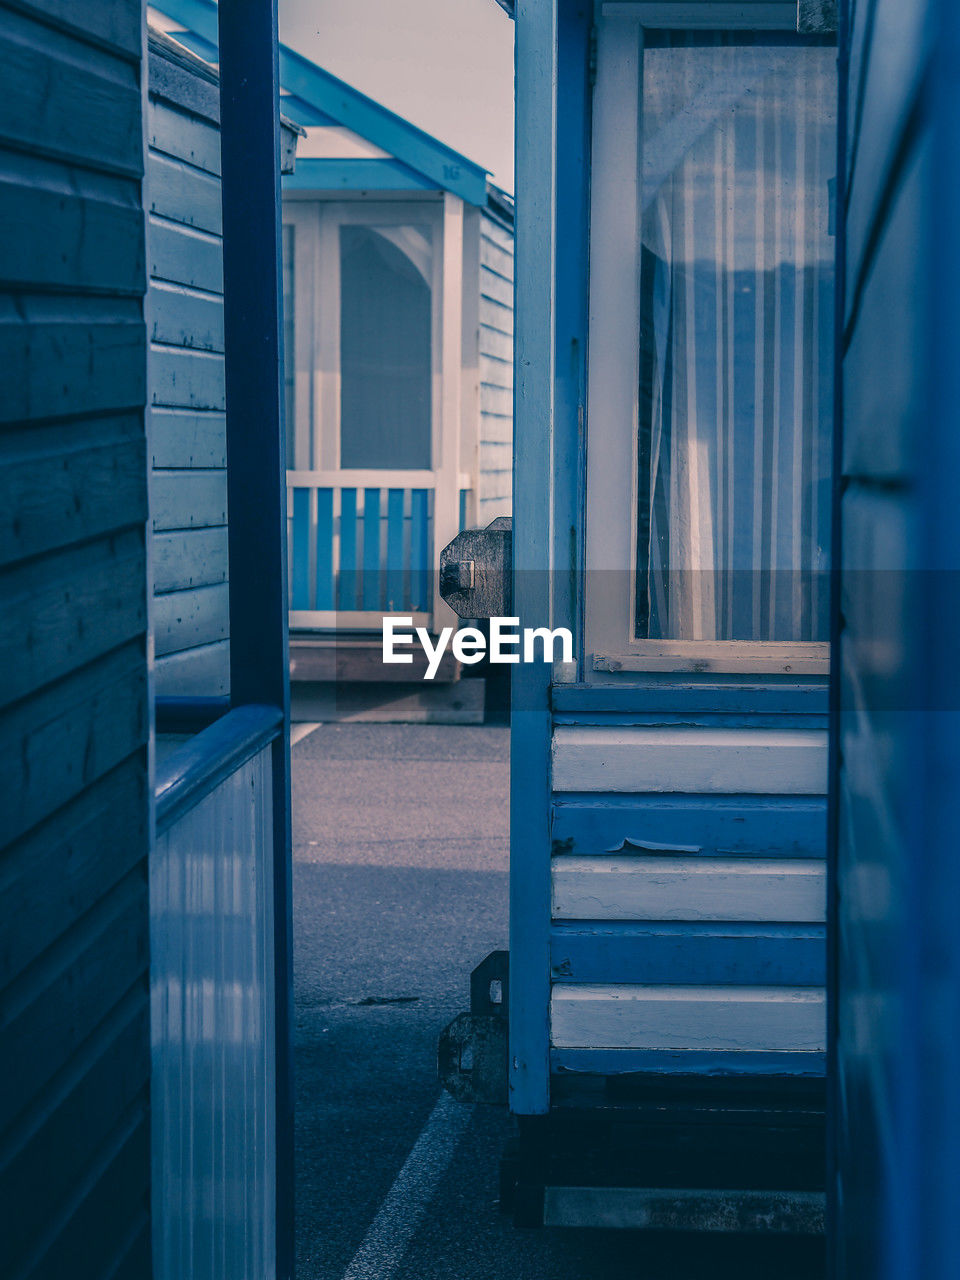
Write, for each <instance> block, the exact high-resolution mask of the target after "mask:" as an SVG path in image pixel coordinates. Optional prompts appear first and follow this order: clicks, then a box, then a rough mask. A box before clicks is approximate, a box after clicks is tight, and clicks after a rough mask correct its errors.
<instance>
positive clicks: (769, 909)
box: [553, 856, 827, 924]
mask: <svg viewBox="0 0 960 1280" xmlns="http://www.w3.org/2000/svg"><path fill="white" fill-rule="evenodd" d="M826 876H827V871H826V864H825V863H824V862H823V861H822V860H820V859H816V858H810V859H799V858H798V859H790V858H701V857H697V856H690V857H680V856H666V857H663V856H653V857H646V856H626V857H610V858H578V857H558V858H554V860H553V915H554V917H555V918H556V919H558V920H740V921H767V920H772V921H782V922H789V923H798V924H799V923H804V924H806V923H820V922H821V921H823V920H824V919H825V918H826V906H827V883H826Z"/></svg>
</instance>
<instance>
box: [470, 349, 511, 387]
mask: <svg viewBox="0 0 960 1280" xmlns="http://www.w3.org/2000/svg"><path fill="white" fill-rule="evenodd" d="M478 365H479V373H480V382H481V384H482V385H486V386H493V387H504V388H505V389H506V390H507V391H508V392H509V391H510V390H511V389H512V387H513V357H512V355H511V356H505V357H503V358H502V359H501V358H499V357H494V356H489V355H485V354H484V353H483V352H481V353H480V357H479V360H478Z"/></svg>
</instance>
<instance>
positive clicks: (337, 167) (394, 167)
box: [283, 159, 439, 191]
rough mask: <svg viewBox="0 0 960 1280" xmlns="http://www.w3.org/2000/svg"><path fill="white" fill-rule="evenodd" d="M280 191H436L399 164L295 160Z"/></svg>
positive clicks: (389, 161) (428, 182)
mask: <svg viewBox="0 0 960 1280" xmlns="http://www.w3.org/2000/svg"><path fill="white" fill-rule="evenodd" d="M283 189H284V191H437V190H439V188H438V187H437V184H436V183H433V182H430V181H429V179H427V178H423V177H421V176H420V175H419V174H417V173H414V171H413V170H412V169H409V168H407V166H406V165H405V164H401V163H400V161H399V160H315V159H308V160H298V161H297V167H296V169H295V170H294V172H293V173H288V174H286V175H285V176H284V179H283Z"/></svg>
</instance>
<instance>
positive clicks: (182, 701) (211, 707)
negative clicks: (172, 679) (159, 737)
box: [153, 695, 230, 733]
mask: <svg viewBox="0 0 960 1280" xmlns="http://www.w3.org/2000/svg"><path fill="white" fill-rule="evenodd" d="M153 709H154V718H155V724H156V730H157V733H199V732H200V730H201V729H206V728H207V727H208V726H209V725H211V724H213V723H214V721H215V720H219V719H220V717H221V716H225V715H226V714H227V712H228V711H229V710H230V699H229V698H228V697H227V696H226V695H223V696H222V697H220V696H215V697H209V698H204V697H179V696H177V695H173V696H163V695H161V696H160V697H158V698H155V699H154V703H153Z"/></svg>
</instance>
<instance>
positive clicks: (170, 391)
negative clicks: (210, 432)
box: [149, 344, 226, 410]
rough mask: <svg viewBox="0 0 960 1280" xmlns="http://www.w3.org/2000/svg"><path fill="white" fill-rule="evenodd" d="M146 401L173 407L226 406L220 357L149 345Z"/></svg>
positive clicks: (212, 353) (178, 348)
mask: <svg viewBox="0 0 960 1280" xmlns="http://www.w3.org/2000/svg"><path fill="white" fill-rule="evenodd" d="M149 370H150V402H151V404H154V405H162V406H166V407H168V408H174V409H217V410H221V409H223V408H224V407H225V405H226V391H225V384H224V373H223V356H222V355H221V354H220V353H219V352H210V351H187V350H185V349H184V348H182V347H166V346H159V345H155V344H154V345H151V348H150V360H149Z"/></svg>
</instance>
